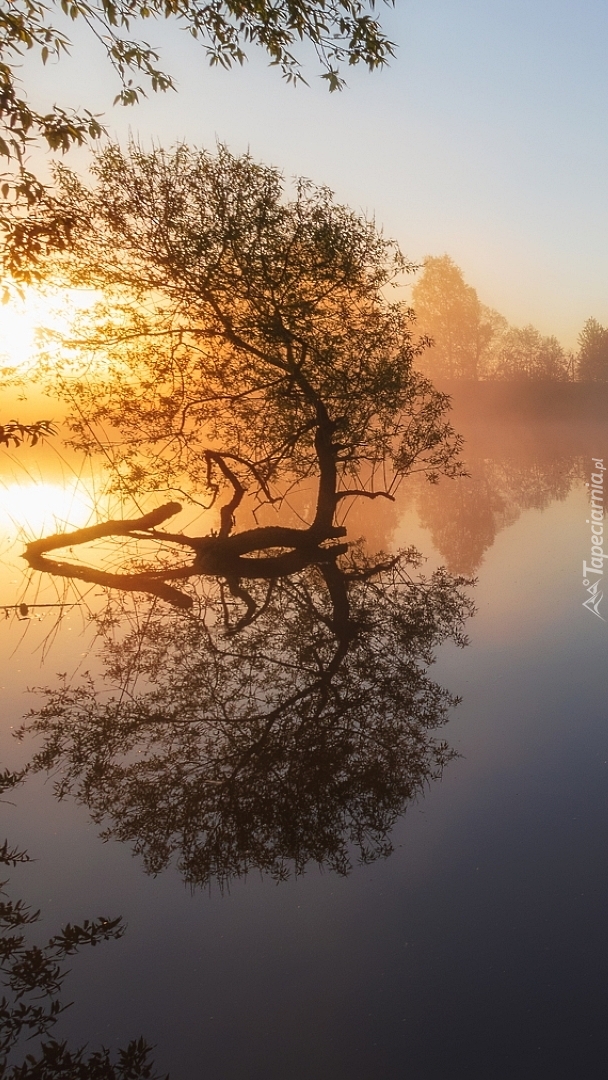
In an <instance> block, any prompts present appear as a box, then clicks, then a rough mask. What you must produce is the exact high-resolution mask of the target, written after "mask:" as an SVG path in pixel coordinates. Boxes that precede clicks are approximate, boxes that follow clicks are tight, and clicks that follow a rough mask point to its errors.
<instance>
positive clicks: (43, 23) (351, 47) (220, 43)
mask: <svg viewBox="0 0 608 1080" xmlns="http://www.w3.org/2000/svg"><path fill="white" fill-rule="evenodd" d="M374 7H375V4H374V0H370V2H369V3H368V2H367V0H327V2H326V0H279V2H278V3H270V2H269V0H256V2H249V0H246V2H245V3H243V2H241V0H214V2H213V3H211V4H207V3H201V2H200V0H49V2H47V3H44V2H42V0H3V2H2V4H1V5H0V157H1V158H3V159H4V161H5V162H6V169H5V171H4V173H3V174H0V194H1V198H0V235H1V234H3V236H4V241H5V243H4V245H3V256H2V268H3V271H4V273H5V274H10V275H12V276H13V277H15V278H20V279H21V280H26V281H30V280H32V278H33V277H34V276H35V273H36V271H35V267H36V260H37V259H38V257H39V256H40V255H41V254H42V253H43V252H44V251H45V250H47V249H48V248H49V247H51V248H53V249H59V250H60V249H62V248H63V247H65V246H66V245H69V239H70V228H71V223H70V218H69V214H66V213H65V211H64V209H63V207H62V206H61V202H60V200H56V199H53V198H52V197H51V196H50V195H49V194H48V192H47V191H46V190H45V187H44V185H43V184H42V182H41V180H40V179H39V177H37V176H36V175H35V174H34V173H32V172H31V171H30V170H29V169H28V166H27V153H28V150H29V149H30V148H31V147H33V146H36V145H42V146H43V147H44V148H46V149H48V150H50V151H55V152H57V151H59V152H62V153H65V152H66V151H68V150H69V149H70V147H72V146H74V145H77V146H81V145H83V144H84V143H87V142H89V141H90V140H96V139H99V138H100V136H101V135H103V133H104V129H103V127H102V125H101V123H100V119H99V117H98V116H95V115H93V114H92V113H91V112H90V111H88V110H86V109H84V110H82V111H80V112H75V111H73V110H66V109H63V108H60V107H59V106H58V105H53V106H52V107H51V108H50V109H49V111H48V112H40V111H38V110H37V109H36V108H34V107H33V105H32V104H31V103H30V100H29V97H28V95H27V93H26V92H24V91H23V90H22V88H21V86H20V83H19V79H18V77H17V74H16V71H17V68H18V65H19V62H20V58H21V57H22V56H23V54H24V53H28V52H29V53H37V54H38V55H39V57H40V60H41V61H42V63H43V64H47V63H48V62H49V61H52V60H59V59H60V58H61V57H62V56H63V55H64V54H65V53H66V52H69V51H70V49H71V42H70V39H69V35H68V32H67V31H68V29H69V23H70V21H74V20H78V21H79V22H81V23H84V24H85V25H86V27H87V28H88V30H89V31H90V35H91V37H90V40H91V44H93V45H95V44H99V45H100V46H101V47H102V49H103V50H104V51H105V54H106V57H107V59H108V61H109V63H110V65H111V67H112V68H113V69H114V72H115V73H116V75H117V76H118V80H119V86H120V89H119V92H118V94H117V97H116V99H115V100H116V101H117V102H121V103H122V104H124V105H131V104H135V103H137V102H138V101H139V100H140V99H141V98H142V97H143V96H145V93H146V87H149V88H151V89H152V90H154V91H158V90H162V91H166V90H170V89H174V82H173V78H172V76H171V75H170V74H169V73H167V72H165V71H164V70H163V69H162V67H160V66H159V63H160V57H159V54H158V52H157V51H156V49H154V48H152V47H151V46H150V45H149V44H148V43H147V42H146V41H145V40H142V39H139V38H132V37H130V33H131V31H132V29H133V28H134V25H135V24H136V23H138V22H140V21H141V20H143V19H155V20H159V19H171V20H175V21H176V22H177V23H178V25H179V26H180V27H182V28H183V29H184V30H187V31H188V32H189V33H190V34H191V35H192V36H194V37H195V38H198V39H200V41H201V43H202V46H203V49H204V52H205V53H206V56H207V58H208V60H209V62H210V63H211V64H212V65H213V64H219V65H221V66H222V67H231V66H232V64H234V63H239V64H242V63H243V62H244V61H245V59H246V55H245V48H246V46H247V45H248V44H254V45H258V46H260V47H261V48H263V49H264V50H265V51H266V53H267V54H268V56H269V57H270V62H271V64H273V65H275V66H277V67H279V68H280V69H281V71H282V73H283V75H284V76H285V78H286V79H287V80H288V81H291V82H298V81H303V76H302V72H301V67H300V63H299V61H298V59H297V57H296V56H295V54H294V53H293V51H292V49H293V47H294V45H296V44H297V43H298V42H301V41H308V42H310V43H311V44H312V46H313V48H314V50H315V52H316V55H317V59H318V61H319V63H320V66H321V68H322V72H323V73H322V78H323V79H325V80H326V81H327V83H328V86H329V88H330V90H336V89H339V88H340V87H342V86H343V85H344V78H343V75H342V74H341V70H342V68H343V66H344V64H346V63H347V64H350V65H354V64H358V63H363V64H365V65H366V67H367V68H368V69H369V70H374V69H375V68H378V67H383V66H384V65H385V64H386V63H387V61H388V59H389V58H390V57H391V56H392V55H393V54H394V46H393V44H392V43H391V42H390V41H389V40H388V39H387V38H386V36H385V35H384V33H383V31H382V28H381V26H380V23H379V22H378V20H377V19H376V18H374V16H373V10H374ZM57 19H58V20H59V23H58V25H57V24H56V22H57ZM44 201H46V202H47V206H48V207H51V208H52V210H53V213H52V214H48V213H47V215H46V216H45V217H41V216H40V215H39V214H38V213H37V209H38V207H39V204H40V203H41V202H44Z"/></svg>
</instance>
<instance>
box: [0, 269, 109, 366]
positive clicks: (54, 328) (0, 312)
mask: <svg viewBox="0 0 608 1080" xmlns="http://www.w3.org/2000/svg"><path fill="white" fill-rule="evenodd" d="M98 301H99V293H97V292H93V291H87V290H85V289H62V290H55V291H53V292H47V293H41V292H37V291H36V290H34V289H28V290H26V292H25V294H24V296H23V297H15V298H14V299H12V300H11V301H9V303H8V304H5V305H4V306H3V307H0V368H5V369H9V370H11V371H17V370H18V371H20V372H21V373H23V372H24V371H27V370H28V369H29V368H31V367H32V366H33V365H34V364H35V362H36V356H37V352H38V348H39V345H40V343H41V337H42V335H43V332H44V331H45V330H46V331H51V332H53V333H57V334H67V333H68V332H69V329H70V327H71V325H72V323H73V321H74V319H75V317H76V316H77V315H78V314H79V313H80V312H82V311H86V310H87V309H89V308H91V307H92V306H93V305H94V304H95V303H97V302H98Z"/></svg>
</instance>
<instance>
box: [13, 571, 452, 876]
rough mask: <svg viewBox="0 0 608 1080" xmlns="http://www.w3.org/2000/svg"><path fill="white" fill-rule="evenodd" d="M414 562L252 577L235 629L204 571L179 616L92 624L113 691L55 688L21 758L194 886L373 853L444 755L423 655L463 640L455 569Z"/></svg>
mask: <svg viewBox="0 0 608 1080" xmlns="http://www.w3.org/2000/svg"><path fill="white" fill-rule="evenodd" d="M412 561H413V556H412V555H411V554H410V555H409V556H408V555H407V554H406V555H404V556H402V557H401V558H394V559H390V560H386V561H385V562H384V564H382V565H380V564H377V565H373V564H372V563H370V561H369V560H368V559H366V558H365V557H364V556H363V555H362V554H361V553H356V554H352V553H351V554H349V555H348V556H342V557H341V558H340V560H338V558H336V557H335V556H334V557H328V558H327V559H326V561H325V562H323V563H321V564H319V563H317V564H313V565H311V566H309V567H307V568H305V569H303V570H302V571H300V573H298V574H293V575H290V576H286V577H283V578H280V579H275V580H272V581H271V582H270V583H268V582H259V581H258V582H252V583H250V584H249V586H248V620H249V621H248V625H247V626H243V611H244V608H245V605H244V603H243V601H242V600H241V599H240V598H234V597H230V595H229V593H228V591H227V590H226V589H225V588H224V587H222V586H221V584H218V583H217V582H214V581H210V582H208V583H207V584H206V586H205V590H204V593H200V592H199V595H198V597H197V598H196V600H195V606H194V608H193V610H192V611H191V612H189V613H181V612H175V611H171V610H164V609H163V608H162V607H161V605H160V604H159V603H158V602H157V601H153V602H152V603H151V604H150V606H149V608H148V610H147V611H145V612H143V611H142V610H141V609H140V610H139V611H138V619H137V623H136V624H134V623H132V625H131V629H130V631H129V632H128V633H127V634H126V636H122V635H120V636H119V637H117V638H114V639H113V638H112V637H111V633H110V631H109V630H108V629H107V625H106V631H105V648H104V659H105V665H106V676H107V678H108V679H109V680H110V681H111V683H112V684H113V685H114V686H115V687H120V690H119V691H118V692H116V691H114V692H113V693H110V694H109V695H108V694H107V693H105V694H103V693H101V692H100V691H99V689H98V688H97V687H96V686H95V685H94V683H93V682H92V681H91V680H89V681H86V682H84V683H82V684H81V685H79V686H77V687H73V686H70V685H67V684H66V685H63V686H62V687H61V688H60V689H59V690H58V691H56V692H54V693H51V694H50V695H49V696H48V699H47V701H46V703H45V704H44V706H43V707H42V708H41V709H40V710H39V711H37V712H36V713H35V714H34V715H33V717H32V718H31V720H30V723H29V729H30V730H31V731H33V732H35V733H37V734H38V735H42V736H43V749H42V750H41V751H40V752H39V753H38V754H37V755H36V757H35V759H34V767H35V768H38V769H49V770H59V773H60V780H59V781H58V791H59V794H60V795H61V796H63V795H66V794H67V793H72V794H74V795H75V796H76V797H77V798H78V799H79V800H80V801H82V802H84V803H85V804H86V805H87V806H88V807H89V809H90V811H91V813H92V816H93V818H94V819H95V820H96V821H98V822H104V823H106V835H108V836H111V837H114V838H117V839H120V840H124V841H127V842H130V843H132V844H133V845H134V846H135V849H136V850H137V851H138V852H140V853H141V854H142V855H143V858H144V862H145V865H146V867H147V869H148V870H149V871H151V872H158V871H159V870H161V869H162V868H163V867H164V866H165V865H166V864H167V862H168V861H169V860H170V858H171V857H172V856H173V855H174V853H177V855H178V860H179V865H180V869H181V872H182V873H183V875H184V877H185V879H186V880H187V881H188V882H190V883H191V884H201V885H202V884H205V883H207V882H210V881H211V880H213V879H217V880H219V881H220V883H221V882H226V881H228V880H229V879H230V878H231V877H232V876H237V875H239V874H243V873H246V872H247V871H248V870H250V869H252V868H258V869H260V870H263V871H266V872H269V873H271V874H273V875H275V876H276V877H279V878H281V877H284V876H286V875H287V874H288V873H289V872H290V870H293V871H294V872H296V873H298V872H302V871H303V870H304V869H305V867H306V865H307V864H308V863H309V862H317V863H319V864H326V865H328V866H330V867H331V868H332V869H334V870H336V871H337V872H339V873H345V872H347V871H348V869H349V866H350V859H351V853H352V851H353V850H354V851H355V852H356V853H357V855H358V857H359V858H360V859H362V860H364V861H365V860H370V859H373V858H376V857H378V856H380V855H385V854H387V853H388V852H389V851H390V849H391V846H390V840H389V833H390V830H391V828H392V826H393V825H394V823H395V820H396V818H397V817H398V816H399V814H401V813H402V812H403V810H404V808H405V805H406V803H407V802H408V801H409V800H410V799H412V798H413V797H414V796H415V795H416V794H417V793H418V792H420V791H421V790H422V788H423V787H424V786H425V785H426V784H427V783H428V782H429V781H430V780H431V779H432V778H434V777H437V776H438V775H439V774H440V773H441V770H442V767H443V765H444V763H445V762H446V761H447V760H448V759H449V758H450V756H451V752H450V751H449V749H448V748H447V746H446V744H445V743H444V742H442V741H440V740H439V739H437V738H436V735H435V732H436V729H437V728H438V727H439V726H440V725H442V724H443V723H445V721H446V719H447V715H448V710H449V707H450V706H451V705H452V704H453V703H454V699H453V698H452V697H451V696H450V694H449V693H447V692H446V691H445V690H443V689H441V688H440V687H439V686H438V685H437V684H436V683H434V682H433V681H431V680H430V679H429V677H428V674H427V668H428V665H429V664H430V663H431V662H432V659H433V652H434V649H435V647H436V646H437V645H438V644H439V643H440V642H441V641H444V640H445V639H447V638H452V639H453V640H455V641H456V642H457V643H458V644H462V643H463V636H462V626H463V620H464V618H465V617H466V616H467V614H468V613H469V611H470V603H469V602H468V601H467V600H466V599H465V598H464V596H463V594H462V590H461V588H460V584H461V583H460V582H458V581H455V580H454V579H451V578H450V577H449V576H447V575H446V574H444V573H440V574H437V575H435V576H434V577H433V578H432V579H430V580H428V581H426V582H425V581H420V580H415V579H414V578H413V577H412V576H411V574H410V573H409V572H408V570H411V569H412ZM239 625H240V629H239V630H237V628H238V626H239ZM235 631H236V632H235ZM137 683H139V685H136V684H137Z"/></svg>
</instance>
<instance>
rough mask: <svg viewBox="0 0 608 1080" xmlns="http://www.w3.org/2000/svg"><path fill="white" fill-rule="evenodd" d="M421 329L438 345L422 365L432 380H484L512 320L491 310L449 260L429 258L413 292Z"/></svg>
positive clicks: (440, 257)
mask: <svg viewBox="0 0 608 1080" xmlns="http://www.w3.org/2000/svg"><path fill="white" fill-rule="evenodd" d="M412 304H413V307H414V311H415V313H416V319H417V322H418V328H419V330H421V331H422V333H423V334H426V335H428V336H429V337H430V338H431V340H432V346H431V348H430V349H429V350H428V351H427V352H425V353H424V354H423V358H422V366H423V370H424V371H425V372H426V374H428V375H430V376H431V377H435V376H438V377H442V378H446V379H478V378H480V377H481V376H482V375H483V369H484V360H485V357H486V355H487V352H488V346H489V345H490V342H491V341H492V339H493V338H494V337H495V335H496V334H497V333H498V332H500V330H501V329H502V323H504V322H506V320H503V319H502V316H500V315H499V314H498V312H494V311H492V310H491V309H490V308H485V307H484V306H483V305H482V304H481V303H480V302H479V298H478V296H477V293H476V291H475V289H474V288H472V286H470V285H467V284H466V282H465V280H464V276H463V273H462V270H460V268H459V267H458V266H456V264H455V263H454V261H453V260H452V259H451V258H450V257H449V255H441V256H429V257H428V258H427V259H425V261H424V270H423V272H422V274H421V276H420V278H419V280H418V281H417V282H416V284H415V285H414V288H413V290H412Z"/></svg>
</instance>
